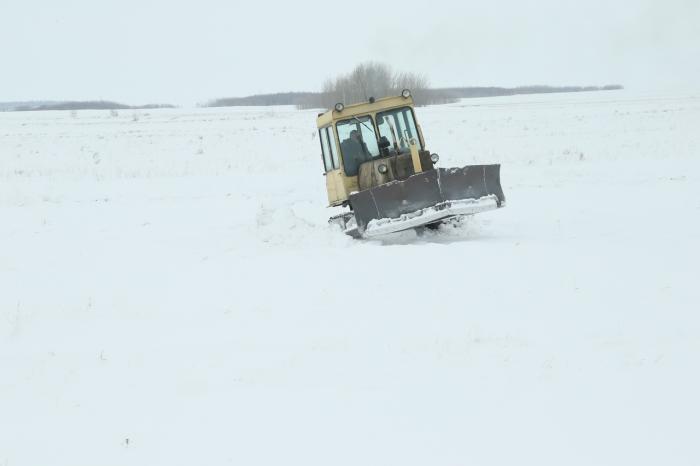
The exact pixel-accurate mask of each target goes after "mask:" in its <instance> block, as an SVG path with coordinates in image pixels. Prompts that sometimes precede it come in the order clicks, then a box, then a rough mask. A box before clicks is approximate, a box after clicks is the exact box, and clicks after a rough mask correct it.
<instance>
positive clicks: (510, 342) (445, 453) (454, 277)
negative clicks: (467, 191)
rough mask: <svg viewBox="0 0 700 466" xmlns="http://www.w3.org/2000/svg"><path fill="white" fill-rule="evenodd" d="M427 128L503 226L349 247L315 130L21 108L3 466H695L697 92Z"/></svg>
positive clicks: (0, 326)
mask: <svg viewBox="0 0 700 466" xmlns="http://www.w3.org/2000/svg"><path fill="white" fill-rule="evenodd" d="M417 114H418V119H419V122H420V123H421V124H422V127H423V131H424V134H425V137H426V140H427V143H428V147H429V149H431V150H432V151H435V152H438V153H439V154H440V156H441V159H440V166H443V167H448V166H458V165H465V164H469V163H475V162H477V163H480V162H496V163H501V164H502V169H501V175H502V184H503V189H504V192H505V194H506V197H507V200H508V206H507V207H506V208H505V209H501V210H498V211H495V212H488V213H484V214H480V216H476V217H473V218H470V219H468V220H467V221H466V222H464V224H463V225H462V226H461V227H459V228H449V229H443V230H441V231H437V232H426V234H425V235H424V236H421V237H417V236H416V235H415V234H414V233H413V232H404V233H402V234H397V235H394V236H392V237H389V238H384V239H382V240H373V241H357V240H352V239H350V238H348V237H345V236H343V235H342V234H341V233H339V232H338V231H337V230H334V229H333V228H332V227H329V226H328V225H327V218H328V216H330V215H331V214H333V213H335V211H333V210H331V209H328V208H326V207H325V204H326V197H325V185H324V181H325V179H324V178H323V177H322V176H321V166H322V164H321V157H320V154H319V152H320V149H319V143H318V140H317V136H316V132H315V116H316V112H315V111H296V110H294V109H292V108H289V107H277V108H232V109H201V110H178V109H175V110H170V109H162V110H149V111H138V112H133V111H120V112H119V113H118V114H116V115H114V114H110V112H107V111H79V112H77V113H75V114H71V113H70V112H37V113H0V287H1V288H0V290H1V293H0V466H112V465H114V466H123V465H143V466H153V465H162V466H166V465H167V466H174V465H206V466H213V465H226V464H231V465H319V466H320V465H323V466H331V465H333V466H335V465H348V466H350V465H352V466H359V465H363V466H365V465H382V466H385V465H397V466H398V465H401V466H406V465H435V466H437V465H450V466H463V465H538V466H541V465H557V466H565V465H566V466H570V465H595V466H600V465H661V464H668V465H697V464H700V444H699V443H698V422H700V421H699V420H700V369H699V367H700V314H699V313H700V291H699V290H700V285H699V284H698V277H699V274H698V264H699V263H700V92H699V93H695V94H693V93H680V92H679V93H677V94H676V95H673V94H641V93H633V92H629V91H614V92H612V91H611V92H600V93H581V94H552V95H531V96H514V97H498V98H488V99H470V100H464V101H462V102H461V103H458V104H452V105H444V106H432V107H427V108H421V109H418V112H417Z"/></svg>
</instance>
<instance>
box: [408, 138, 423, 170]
mask: <svg viewBox="0 0 700 466" xmlns="http://www.w3.org/2000/svg"><path fill="white" fill-rule="evenodd" d="M409 144H410V146H411V160H412V161H413V171H414V172H416V173H420V172H422V171H423V166H422V165H421V163H420V154H419V153H418V145H417V144H416V139H415V138H411V140H410V141H409Z"/></svg>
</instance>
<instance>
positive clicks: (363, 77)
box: [204, 62, 623, 108]
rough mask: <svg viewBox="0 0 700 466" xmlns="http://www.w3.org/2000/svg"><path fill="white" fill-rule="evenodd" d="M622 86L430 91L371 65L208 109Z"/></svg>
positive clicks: (414, 78)
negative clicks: (406, 94) (317, 86)
mask: <svg viewBox="0 0 700 466" xmlns="http://www.w3.org/2000/svg"><path fill="white" fill-rule="evenodd" d="M622 88H623V87H622V86H621V85H619V84H611V85H607V86H544V85H537V86H519V87H449V88H436V89H433V88H430V86H429V81H428V78H427V77H426V76H425V75H423V74H416V73H411V72H405V71H403V72H395V71H393V70H392V69H391V68H390V67H389V66H388V65H385V64H383V63H376V62H367V63H361V64H359V65H357V66H356V67H355V68H354V69H353V70H352V71H350V72H349V73H347V74H341V75H339V76H337V77H335V78H329V79H327V80H326V82H325V83H324V84H323V90H322V91H321V92H283V93H276V94H258V95H252V96H248V97H229V98H224V99H215V100H212V101H210V102H208V103H206V104H204V106H205V107H228V106H254V105H295V106H297V107H298V108H332V107H333V105H335V104H336V103H338V102H343V103H344V104H346V105H348V104H353V103H357V102H365V101H367V100H368V99H369V98H370V97H374V98H377V99H378V98H381V97H386V96H392V95H399V94H400V93H401V91H402V90H403V89H410V90H411V93H412V94H413V100H414V101H415V102H416V105H432V104H446V103H452V102H456V101H458V100H459V99H465V98H470V97H495V96H507V95H516V94H543V93H553V92H585V91H607V90H617V89H622Z"/></svg>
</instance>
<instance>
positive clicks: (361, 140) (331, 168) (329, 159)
mask: <svg viewBox="0 0 700 466" xmlns="http://www.w3.org/2000/svg"><path fill="white" fill-rule="evenodd" d="M413 108H414V103H413V98H412V97H411V95H410V92H407V91H405V92H404V93H402V95H401V96H398V97H387V98H383V99H377V100H374V99H370V101H369V102H364V103H359V104H354V105H348V106H345V105H343V104H336V106H335V107H334V108H333V109H332V110H329V111H327V112H325V113H322V114H319V115H318V118H317V127H318V130H319V138H320V143H321V153H322V160H323V166H324V170H325V176H326V190H327V193H328V203H329V205H331V206H338V205H345V204H347V203H348V198H349V196H350V194H351V193H353V192H357V191H360V190H362V189H366V188H367V187H371V186H376V185H378V184H381V183H386V182H389V181H392V179H393V178H392V177H395V174H396V173H395V172H398V171H400V170H397V169H394V170H388V169H387V171H386V172H383V171H382V167H379V165H381V162H379V161H380V160H381V159H383V158H387V157H394V159H395V160H394V165H393V166H394V168H395V167H396V165H397V161H396V157H397V156H398V155H399V154H404V155H406V154H408V156H409V157H410V152H411V145H412V144H413V147H414V149H415V150H416V151H419V152H424V151H423V148H424V143H423V136H422V134H421V132H420V127H419V126H418V124H417V123H416V119H415V115H414V111H413ZM422 155H423V157H421V158H423V159H426V160H424V161H423V164H424V165H429V166H430V167H432V164H431V163H430V160H429V157H430V155H429V154H428V153H427V152H426V153H425V154H422ZM378 164H379V165H378ZM366 165H369V166H375V165H376V167H375V168H377V167H378V171H377V170H371V169H369V168H366V167H364V168H363V166H366ZM386 165H387V166H388V165H389V164H386ZM398 165H401V163H399V164H398ZM403 165H406V163H404V164H403ZM375 171H377V173H375ZM389 171H391V173H389ZM415 171H416V170H415V169H409V168H406V169H405V170H404V172H406V175H408V174H410V173H408V172H415ZM368 175H369V177H368Z"/></svg>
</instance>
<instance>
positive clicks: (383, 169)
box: [377, 163, 389, 175]
mask: <svg viewBox="0 0 700 466" xmlns="http://www.w3.org/2000/svg"><path fill="white" fill-rule="evenodd" d="M377 170H379V173H381V174H382V175H384V174H385V173H386V172H388V171H389V169H388V168H387V167H386V165H384V164H383V163H382V164H380V165H379V166H378V167H377Z"/></svg>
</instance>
